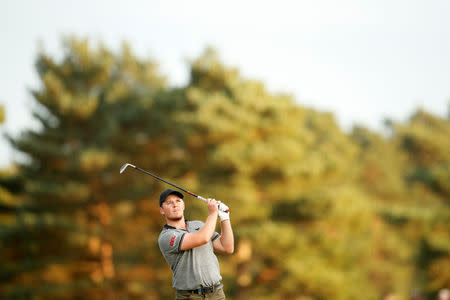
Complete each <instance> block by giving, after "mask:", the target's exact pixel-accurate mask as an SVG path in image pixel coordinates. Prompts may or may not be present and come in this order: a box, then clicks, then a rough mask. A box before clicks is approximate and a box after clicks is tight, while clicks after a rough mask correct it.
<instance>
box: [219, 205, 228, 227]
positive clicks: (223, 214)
mask: <svg viewBox="0 0 450 300" xmlns="http://www.w3.org/2000/svg"><path fill="white" fill-rule="evenodd" d="M218 202H219V218H220V222H223V221H225V220H229V219H230V209H229V208H228V206H226V205H225V204H223V203H222V202H220V201H218ZM225 211H226V212H225Z"/></svg>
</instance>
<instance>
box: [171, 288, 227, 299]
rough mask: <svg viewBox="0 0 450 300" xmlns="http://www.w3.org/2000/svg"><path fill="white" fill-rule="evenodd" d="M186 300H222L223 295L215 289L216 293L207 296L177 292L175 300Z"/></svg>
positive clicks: (221, 291) (221, 290) (219, 290)
mask: <svg viewBox="0 0 450 300" xmlns="http://www.w3.org/2000/svg"><path fill="white" fill-rule="evenodd" d="M186 299H210V300H224V299H225V294H224V292H223V289H222V288H220V289H217V290H216V291H214V292H212V293H208V294H204V295H202V294H195V293H192V292H186V291H177V292H176V296H175V300H186Z"/></svg>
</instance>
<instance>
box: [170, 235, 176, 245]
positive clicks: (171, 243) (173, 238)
mask: <svg viewBox="0 0 450 300" xmlns="http://www.w3.org/2000/svg"><path fill="white" fill-rule="evenodd" d="M174 242H175V236H173V237H172V238H171V239H170V246H173V243H174Z"/></svg>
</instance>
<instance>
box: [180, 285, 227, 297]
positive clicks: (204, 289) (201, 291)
mask: <svg viewBox="0 0 450 300" xmlns="http://www.w3.org/2000/svg"><path fill="white" fill-rule="evenodd" d="M222 287H223V285H222V284H218V285H214V286H202V287H200V288H198V289H195V290H183V292H188V293H192V294H199V295H205V294H211V293H213V292H215V291H217V290H218V289H220V288H222Z"/></svg>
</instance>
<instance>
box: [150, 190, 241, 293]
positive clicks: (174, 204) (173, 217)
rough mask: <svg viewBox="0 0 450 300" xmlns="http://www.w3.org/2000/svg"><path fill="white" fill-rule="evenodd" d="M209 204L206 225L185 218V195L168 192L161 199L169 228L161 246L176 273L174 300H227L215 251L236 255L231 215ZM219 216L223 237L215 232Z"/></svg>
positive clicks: (161, 238) (162, 235)
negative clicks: (234, 253)
mask: <svg viewBox="0 0 450 300" xmlns="http://www.w3.org/2000/svg"><path fill="white" fill-rule="evenodd" d="M206 204H207V206H208V211H209V215H208V217H207V219H206V222H205V223H203V222H201V221H188V220H185V218H184V209H185V205H184V201H183V194H182V193H180V192H178V191H176V190H173V189H167V190H165V191H164V192H162V193H161V195H160V196H159V206H160V209H159V211H160V213H161V214H162V215H163V216H164V217H165V219H166V224H165V225H164V227H163V229H162V231H161V233H160V235H159V238H158V244H159V248H160V249H161V253H162V254H163V256H164V258H165V259H166V261H167V263H168V264H169V266H170V268H171V269H172V272H173V279H172V286H173V287H174V288H175V289H176V298H175V299H225V294H224V292H223V289H222V287H223V286H222V284H221V282H220V281H221V279H222V277H221V275H220V270H219V263H218V260H217V257H216V255H215V254H214V251H218V252H222V253H228V254H231V253H233V251H234V236H233V230H232V229H231V223H230V212H229V211H228V210H227V209H226V210H224V209H223V208H222V209H219V205H220V202H218V201H216V200H215V199H206ZM225 207H226V206H225ZM218 216H219V217H220V227H221V234H219V233H217V232H215V227H216V223H217V217H218Z"/></svg>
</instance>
